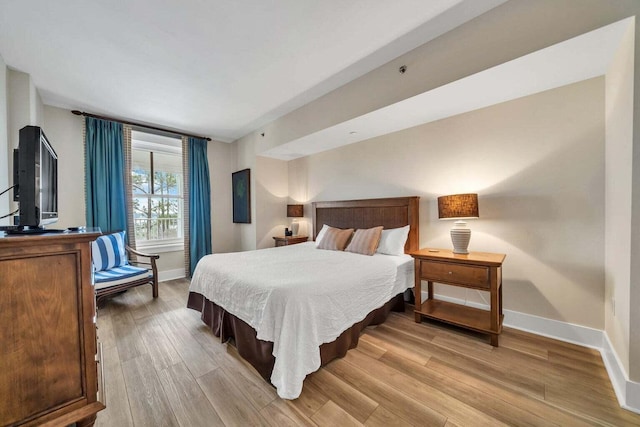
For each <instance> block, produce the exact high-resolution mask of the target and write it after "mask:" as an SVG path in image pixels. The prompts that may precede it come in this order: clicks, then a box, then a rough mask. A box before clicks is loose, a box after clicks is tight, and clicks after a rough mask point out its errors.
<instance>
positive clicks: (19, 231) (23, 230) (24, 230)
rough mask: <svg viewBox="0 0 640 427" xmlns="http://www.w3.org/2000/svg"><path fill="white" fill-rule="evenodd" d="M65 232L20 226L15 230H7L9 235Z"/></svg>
mask: <svg viewBox="0 0 640 427" xmlns="http://www.w3.org/2000/svg"><path fill="white" fill-rule="evenodd" d="M63 231H64V230H56V229H53V228H44V227H28V226H18V227H17V228H15V229H12V230H11V229H10V230H6V233H7V234H46V233H62V232H63Z"/></svg>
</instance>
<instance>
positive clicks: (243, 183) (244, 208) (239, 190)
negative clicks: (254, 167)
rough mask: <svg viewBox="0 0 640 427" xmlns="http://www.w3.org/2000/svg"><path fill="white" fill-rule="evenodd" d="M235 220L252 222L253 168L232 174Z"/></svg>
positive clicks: (243, 222)
mask: <svg viewBox="0 0 640 427" xmlns="http://www.w3.org/2000/svg"><path fill="white" fill-rule="evenodd" d="M231 185H232V187H233V188H232V190H231V194H232V197H233V222H237V223H241V224H251V169H243V170H241V171H238V172H234V173H232V174H231Z"/></svg>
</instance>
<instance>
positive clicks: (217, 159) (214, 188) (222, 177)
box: [207, 141, 238, 253]
mask: <svg viewBox="0 0 640 427" xmlns="http://www.w3.org/2000/svg"><path fill="white" fill-rule="evenodd" d="M207 157H208V158H209V176H210V178H211V240H212V246H211V248H212V250H213V253H220V252H233V251H236V250H237V249H238V248H237V245H236V236H235V234H234V228H233V208H232V202H231V173H232V172H234V171H235V163H236V162H235V147H234V146H233V145H232V144H227V143H224V142H218V141H210V142H209V145H208V147H207Z"/></svg>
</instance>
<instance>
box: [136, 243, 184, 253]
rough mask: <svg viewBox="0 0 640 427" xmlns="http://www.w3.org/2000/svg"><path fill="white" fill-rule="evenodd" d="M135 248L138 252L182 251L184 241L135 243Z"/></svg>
mask: <svg viewBox="0 0 640 427" xmlns="http://www.w3.org/2000/svg"><path fill="white" fill-rule="evenodd" d="M136 249H138V250H139V251H140V252H147V253H154V254H161V253H164V252H179V251H184V243H170V244H162V243H158V244H144V245H136Z"/></svg>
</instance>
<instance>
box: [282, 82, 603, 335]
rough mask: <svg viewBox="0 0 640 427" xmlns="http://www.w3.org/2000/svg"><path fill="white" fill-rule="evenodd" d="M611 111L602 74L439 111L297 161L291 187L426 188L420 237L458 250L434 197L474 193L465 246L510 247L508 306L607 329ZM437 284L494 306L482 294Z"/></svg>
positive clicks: (339, 194) (393, 192)
mask: <svg viewBox="0 0 640 427" xmlns="http://www.w3.org/2000/svg"><path fill="white" fill-rule="evenodd" d="M603 109H604V88H603V79H602V78H597V79H592V80H589V81H586V82H582V83H578V84H574V85H571V86H567V87H564V88H560V89H556V90H553V91H548V92H544V93H541V94H537V95H533V96H529V97H526V98H523V99H519V100H515V101H511V102H507V103H504V104H499V105H496V106H493V107H489V108H485V109H481V110H477V111H474V112H471V113H467V114H463V115H459V116H456V117H452V118H449V119H445V120H440V121H437V122H433V123H429V124H426V125H422V126H418V127H415V128H412V129H407V130H405V131H401V132H396V133H394V134H390V135H386V136H383V137H379V138H375V139H372V140H369V141H363V142H360V143H357V144H352V145H350V146H347V147H343V148H340V149H336V150H332V151H329V152H325V153H320V154H316V155H313V156H309V157H306V158H303V159H299V160H294V161H291V162H290V168H289V170H290V174H289V187H290V194H291V197H292V198H294V199H305V200H306V201H307V202H310V201H314V200H340V199H354V198H371V197H388V196H403V195H407V196H412V195H418V196H420V197H421V203H420V208H421V215H420V240H421V242H420V243H421V246H422V247H439V248H450V247H451V240H450V236H449V229H450V227H451V226H452V224H451V222H448V221H440V220H438V215H437V203H436V197H437V196H440V195H445V194H455V193H464V192H477V193H478V194H479V199H480V218H479V219H478V220H472V221H471V220H470V221H469V226H470V227H471V229H472V230H473V235H472V239H471V243H470V246H469V249H470V250H474V251H486V252H500V253H505V254H507V259H506V262H505V265H504V304H505V308H506V309H509V310H515V311H518V312H522V313H528V314H532V315H536V316H541V317H545V318H548V319H555V320H560V321H564V322H569V323H576V324H579V325H584V326H589V327H593V328H598V329H602V328H603V327H604V319H603V312H602V304H603V295H604V286H603V283H604V277H603V272H604V267H603V256H604V253H603V247H604V157H603V153H604V115H603ZM437 292H439V293H441V294H446V295H449V296H453V297H457V298H462V299H468V300H471V301H474V302H478V303H485V304H486V303H487V301H486V294H481V293H479V292H475V291H465V290H462V289H459V288H451V287H441V288H439V289H438V290H437ZM568 296H570V297H568Z"/></svg>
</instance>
